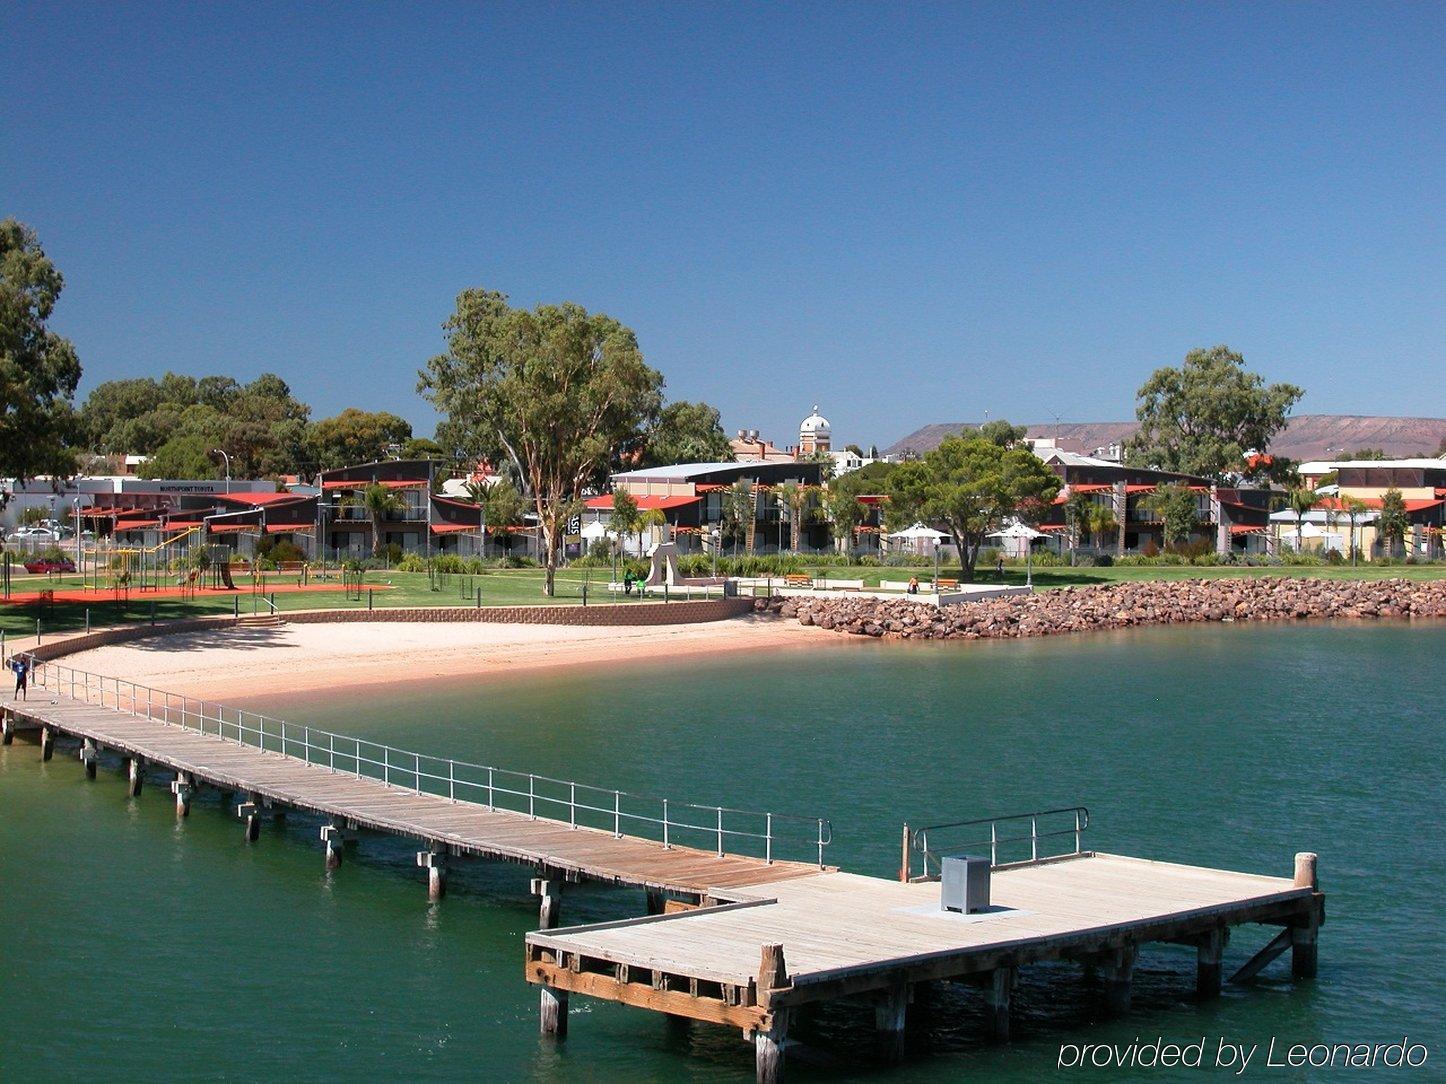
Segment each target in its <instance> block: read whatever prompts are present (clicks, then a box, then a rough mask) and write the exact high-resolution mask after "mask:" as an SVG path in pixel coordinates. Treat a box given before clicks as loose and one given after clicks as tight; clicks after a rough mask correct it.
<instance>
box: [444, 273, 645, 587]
mask: <svg viewBox="0 0 1446 1084" xmlns="http://www.w3.org/2000/svg"><path fill="white" fill-rule="evenodd" d="M445 330H446V333H447V352H446V353H445V354H440V355H438V356H437V357H434V358H432V359H431V360H430V361H429V362H428V363H427V366H426V368H425V369H423V370H422V371H421V373H420V377H419V381H418V390H419V391H420V392H422V393H423V394H424V395H425V396H426V398H427V399H428V400H429V401H430V402H432V403H433V404H434V405H435V406H436V407H437V408H438V409H439V410H441V411H442V412H443V413H445V414H446V415H447V421H448V423H449V428H448V429H447V433H448V434H449V436H450V437H452V438H453V439H455V440H458V441H459V442H460V447H461V449H462V450H463V452H464V453H465V454H468V455H475V456H487V457H489V458H492V459H500V458H501V457H502V456H504V455H505V456H506V457H508V458H510V459H511V460H512V461H513V463H514V464H515V465H516V466H517V471H518V475H519V476H520V477H521V478H522V479H523V480H524V483H525V484H526V486H527V490H528V495H529V496H530V498H531V499H532V501H533V505H534V508H535V509H536V512H537V517H538V524H539V526H540V527H541V530H542V542H543V554H544V560H545V565H546V569H547V572H546V576H545V578H544V583H543V590H544V592H545V593H546V594H548V595H552V594H554V593H555V584H556V571H557V563H558V553H559V550H560V549H561V545H562V536H563V532H564V530H565V528H566V525H567V520H568V517H569V516H570V515H571V514H572V513H573V512H574V510H575V509H576V508H577V507H578V502H579V498H580V497H581V495H582V492H583V490H584V488H585V487H587V486H589V485H591V484H593V483H594V482H596V481H598V480H599V477H600V475H601V474H602V473H603V472H604V471H606V469H607V465H608V461H609V457H610V456H611V455H612V453H613V451H614V449H616V448H618V447H620V446H622V445H624V444H626V443H627V442H629V441H632V440H635V439H637V437H638V434H639V433H640V431H642V430H643V429H644V428H645V427H646V426H647V425H648V424H649V423H651V422H652V421H653V419H655V418H656V417H657V415H658V411H659V410H660V408H661V405H662V387H663V378H662V376H661V375H660V374H659V373H658V372H657V370H655V369H652V368H650V367H649V366H648V365H647V364H646V363H645V362H644V360H643V354H642V351H641V350H640V349H639V348H638V340H637V336H636V335H634V334H633V332H632V331H631V330H630V329H629V328H626V327H624V326H623V325H622V324H620V323H618V321H616V320H614V319H613V318H612V317H609V316H604V315H602V314H601V313H589V312H588V311H587V310H586V309H584V308H582V307H581V306H579V305H574V304H572V303H570V302H569V303H564V304H562V305H539V306H538V307H537V308H536V309H532V310H530V311H529V310H526V309H514V308H512V307H510V306H509V305H508V304H507V297H506V295H505V294H500V293H497V292H495V291H491V290H464V291H463V292H462V293H461V294H460V295H459V296H458V298H457V309H456V311H455V312H454V313H453V315H452V316H451V317H450V318H449V319H448V321H447V323H446V325H445Z"/></svg>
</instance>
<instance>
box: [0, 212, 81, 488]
mask: <svg viewBox="0 0 1446 1084" xmlns="http://www.w3.org/2000/svg"><path fill="white" fill-rule="evenodd" d="M64 288H65V279H64V277H63V276H62V275H61V273H60V272H59V271H58V270H57V269H56V267H55V265H54V264H53V263H51V262H50V260H49V258H48V257H47V256H46V255H45V252H44V250H42V249H41V247H40V241H39V240H38V239H37V238H36V236H35V232H34V231H33V230H31V229H30V228H29V227H28V226H25V225H24V224H22V223H20V222H17V221H16V220H15V219H13V218H7V219H5V220H4V221H3V222H0V476H5V477H12V478H22V479H24V478H33V477H34V476H36V475H37V474H55V475H60V476H68V475H70V474H72V473H74V471H75V453H74V451H73V450H72V439H73V436H74V433H75V416H74V412H73V411H72V409H71V402H72V399H73V398H74V396H75V386H76V384H77V383H78V382H79V380H80V361H79V360H78V359H77V358H76V355H75V347H74V346H72V345H71V343H70V340H68V339H65V338H62V337H61V336H59V335H57V334H56V333H55V332H53V331H51V330H50V328H49V327H47V326H46V325H47V323H48V322H49V320H50V317H51V314H52V313H53V312H54V310H55V301H56V299H57V298H58V297H59V296H60V292H61V290H63V289H64Z"/></svg>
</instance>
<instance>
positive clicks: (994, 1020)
mask: <svg viewBox="0 0 1446 1084" xmlns="http://www.w3.org/2000/svg"><path fill="white" fill-rule="evenodd" d="M1014 979H1015V968H1013V967H1009V966H1005V967H996V968H995V969H994V971H993V972H992V973H991V974H990V976H989V986H988V987H987V988H986V989H985V991H984V998H985V1002H986V1004H987V1005H988V1006H989V1037H990V1038H991V1039H993V1040H994V1041H995V1042H996V1043H1007V1042H1009V1006H1010V1002H1011V1001H1013V999H1014Z"/></svg>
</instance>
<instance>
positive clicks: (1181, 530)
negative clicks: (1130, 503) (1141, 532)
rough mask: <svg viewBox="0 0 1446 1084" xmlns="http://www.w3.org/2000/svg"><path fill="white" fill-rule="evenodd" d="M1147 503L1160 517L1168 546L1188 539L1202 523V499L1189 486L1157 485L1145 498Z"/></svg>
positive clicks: (1161, 528) (1161, 527)
mask: <svg viewBox="0 0 1446 1084" xmlns="http://www.w3.org/2000/svg"><path fill="white" fill-rule="evenodd" d="M1145 504H1146V505H1148V506H1149V509H1150V511H1152V512H1154V513H1155V515H1157V516H1159V517H1160V532H1161V534H1163V535H1164V537H1165V544H1166V545H1167V546H1168V545H1171V544H1174V545H1179V544H1180V543H1182V542H1186V541H1188V540H1189V538H1190V533H1191V532H1192V531H1194V530H1195V528H1196V527H1198V526H1199V525H1200V513H1199V505H1200V499H1199V497H1197V496H1196V494H1195V491H1194V490H1193V489H1191V488H1190V487H1189V486H1186V485H1165V486H1157V487H1156V488H1155V492H1153V493H1151V494H1150V495H1149V496H1148V497H1146V498H1145Z"/></svg>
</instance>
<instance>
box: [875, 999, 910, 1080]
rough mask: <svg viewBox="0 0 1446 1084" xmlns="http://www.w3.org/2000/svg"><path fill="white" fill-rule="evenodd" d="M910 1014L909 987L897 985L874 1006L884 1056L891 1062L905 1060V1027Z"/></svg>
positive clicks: (876, 1027)
mask: <svg viewBox="0 0 1446 1084" xmlns="http://www.w3.org/2000/svg"><path fill="white" fill-rule="evenodd" d="M908 1013H909V987H908V985H907V984H906V983H902V982H901V983H896V984H895V985H893V986H891V987H889V988H888V989H887V990H884V991H882V992H881V993H880V994H879V999H878V1001H877V1002H876V1003H875V1004H874V1027H875V1029H876V1030H877V1031H878V1032H879V1037H880V1039H881V1040H882V1043H883V1050H884V1055H885V1056H886V1057H887V1058H888V1059H889V1060H890V1061H902V1060H903V1059H904V1049H905V1044H904V1026H905V1024H906V1022H907V1020H908Z"/></svg>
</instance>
